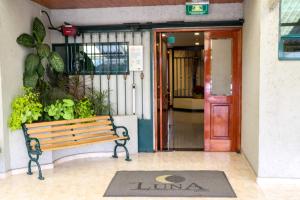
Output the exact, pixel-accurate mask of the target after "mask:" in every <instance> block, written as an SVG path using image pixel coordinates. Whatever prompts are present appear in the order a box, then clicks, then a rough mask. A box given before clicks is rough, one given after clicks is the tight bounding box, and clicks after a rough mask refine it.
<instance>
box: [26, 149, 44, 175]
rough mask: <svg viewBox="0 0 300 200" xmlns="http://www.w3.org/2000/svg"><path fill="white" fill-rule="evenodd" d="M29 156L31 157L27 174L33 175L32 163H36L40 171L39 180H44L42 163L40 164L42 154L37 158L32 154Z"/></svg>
mask: <svg viewBox="0 0 300 200" xmlns="http://www.w3.org/2000/svg"><path fill="white" fill-rule="evenodd" d="M28 155H29V159H30V160H29V162H28V172H27V174H28V175H32V170H31V164H32V162H34V163H35V164H36V166H37V168H38V171H39V176H38V179H40V180H44V179H45V178H44V177H43V174H42V169H41V166H40V163H39V157H40V154H38V155H36V157H34V156H33V155H32V154H31V153H28Z"/></svg>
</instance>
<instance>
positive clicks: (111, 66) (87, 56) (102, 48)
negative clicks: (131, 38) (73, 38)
mask: <svg viewBox="0 0 300 200" xmlns="http://www.w3.org/2000/svg"><path fill="white" fill-rule="evenodd" d="M53 50H54V51H56V52H58V53H59V54H60V55H61V56H62V57H63V58H64V61H65V63H66V67H65V72H66V73H67V74H101V75H106V74H128V73H129V55H128V43H127V42H106V43H85V44H68V45H65V44H54V45H53Z"/></svg>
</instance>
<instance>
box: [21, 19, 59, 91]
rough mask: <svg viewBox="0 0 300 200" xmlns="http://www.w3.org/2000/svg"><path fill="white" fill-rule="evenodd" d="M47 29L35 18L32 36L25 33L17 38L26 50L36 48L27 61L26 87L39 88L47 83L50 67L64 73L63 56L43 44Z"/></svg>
mask: <svg viewBox="0 0 300 200" xmlns="http://www.w3.org/2000/svg"><path fill="white" fill-rule="evenodd" d="M45 37H46V29H45V27H44V25H43V23H42V22H41V20H40V19H39V18H37V17H36V18H34V21H33V25H32V35H30V34H27V33H23V34H21V35H20V36H19V37H18V38H17V43H18V44H19V45H21V46H24V47H26V48H34V49H35V53H30V54H29V55H28V56H27V57H26V60H25V70H24V74H23V85H24V86H25V87H31V88H39V87H40V86H41V84H43V83H44V82H45V81H44V80H45V78H44V77H45V68H47V67H48V66H49V67H50V68H52V69H53V70H55V71H56V72H60V73H61V72H63V71H64V62H63V59H62V58H61V56H60V55H59V54H58V53H56V52H52V51H51V49H50V46H49V45H48V44H45V43H43V42H44V39H45Z"/></svg>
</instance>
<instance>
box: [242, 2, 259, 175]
mask: <svg viewBox="0 0 300 200" xmlns="http://www.w3.org/2000/svg"><path fill="white" fill-rule="evenodd" d="M260 4H261V0H245V1H244V18H245V24H244V27H243V83H242V86H243V88H242V93H243V95H242V145H241V147H242V152H243V153H244V155H245V156H246V157H247V159H248V161H249V162H250V164H251V166H252V168H253V169H254V171H255V172H256V173H258V164H259V163H258V151H259V148H258V142H259V82H260V80H259V79H260V78H259V77H260V76H259V75H260Z"/></svg>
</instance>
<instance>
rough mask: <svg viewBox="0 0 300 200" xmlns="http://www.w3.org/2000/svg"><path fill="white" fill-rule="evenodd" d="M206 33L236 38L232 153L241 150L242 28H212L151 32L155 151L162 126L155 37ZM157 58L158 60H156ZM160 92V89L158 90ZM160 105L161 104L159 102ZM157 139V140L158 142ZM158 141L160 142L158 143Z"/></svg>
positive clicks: (160, 145)
mask: <svg viewBox="0 0 300 200" xmlns="http://www.w3.org/2000/svg"><path fill="white" fill-rule="evenodd" d="M208 31H220V32H222V31H234V32H235V34H236V35H237V38H238V41H237V42H238V53H237V56H238V57H237V65H238V72H237V74H238V75H239V77H237V80H235V83H236V84H238V86H237V87H235V88H236V91H235V92H236V93H237V96H236V97H235V101H237V102H238V106H237V108H236V111H235V112H237V113H238V114H237V117H235V118H233V123H234V125H235V127H236V128H235V129H234V138H235V139H234V147H233V148H232V151H235V152H240V149H241V118H242V115H241V109H242V98H241V97H242V27H226V28H224V27H212V28H181V29H179V28H170V29H155V30H153V35H154V37H153V38H154V41H153V51H154V52H153V55H154V73H153V74H154V105H153V108H154V126H155V147H154V150H155V151H162V150H163V147H162V144H163V142H162V139H163V136H162V134H161V133H162V126H161V125H160V124H161V123H162V122H158V120H161V117H159V116H158V115H160V113H159V112H158V109H157V108H158V105H157V98H158V95H157V92H158V88H157V86H158V81H160V82H161V77H157V70H159V65H160V63H161V55H158V54H157V50H158V48H159V46H157V45H158V44H159V43H158V42H159V41H157V35H158V34H161V33H170V32H172V33H174V32H208ZM158 56H159V58H158ZM160 90H161V88H160ZM160 103H161V102H160ZM158 139H159V140H158ZM158 141H160V142H158Z"/></svg>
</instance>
